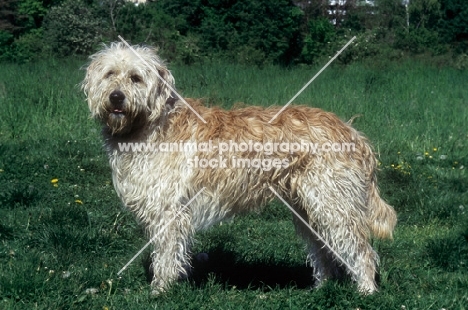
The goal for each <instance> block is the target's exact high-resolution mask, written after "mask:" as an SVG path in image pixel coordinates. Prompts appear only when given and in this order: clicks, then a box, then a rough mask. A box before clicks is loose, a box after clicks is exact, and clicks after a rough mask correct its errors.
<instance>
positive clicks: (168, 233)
mask: <svg viewBox="0 0 468 310" xmlns="http://www.w3.org/2000/svg"><path fill="white" fill-rule="evenodd" d="M133 48H134V50H136V53H135V52H134V50H132V49H130V48H129V47H127V46H126V45H124V44H123V43H113V44H111V45H110V46H108V47H105V48H104V49H103V50H102V51H100V52H98V53H96V54H95V55H93V56H91V63H90V64H89V66H88V67H87V72H86V77H85V79H84V81H83V84H82V87H83V90H84V92H85V94H86V96H87V101H88V105H89V109H90V111H91V114H92V116H93V117H94V118H96V119H98V120H99V121H100V122H101V123H102V124H103V131H102V133H103V136H104V141H105V145H106V148H107V152H108V155H109V161H110V165H111V168H112V172H113V182H114V186H115V189H116V191H117V194H118V195H119V197H120V199H121V200H122V201H123V203H124V205H125V206H126V207H127V208H128V209H129V210H131V211H132V212H133V213H134V214H135V215H136V217H137V218H138V220H139V221H140V222H141V223H142V224H143V225H144V227H145V228H146V231H147V233H148V235H149V237H150V238H151V239H152V242H153V246H154V251H153V252H152V255H151V260H152V263H151V271H152V273H153V279H152V283H151V284H152V286H153V288H154V289H155V291H156V292H162V291H164V290H167V288H168V287H169V286H170V284H171V283H173V282H174V281H175V280H177V279H179V278H181V277H184V276H187V273H188V269H189V268H190V245H191V244H192V241H193V237H194V234H195V232H196V231H197V230H199V229H205V228H208V227H209V226H212V225H213V224H215V223H219V222H220V221H221V220H223V219H226V218H231V217H233V216H234V215H236V214H241V213H245V212H248V211H253V210H259V209H261V208H262V207H263V206H265V205H266V204H267V203H268V202H269V201H271V200H272V199H274V198H275V197H276V196H275V193H277V194H278V195H279V196H281V197H282V198H283V199H284V202H287V204H289V205H290V206H291V207H292V208H293V209H294V210H295V211H296V214H298V215H299V216H300V217H301V218H302V220H300V219H299V218H297V217H296V216H294V224H295V227H296V231H297V232H298V234H299V235H301V236H302V237H303V238H304V239H305V241H306V243H307V245H308V256H307V258H308V261H309V262H310V263H311V265H312V267H313V276H314V277H315V279H316V284H317V285H320V284H321V283H322V282H323V281H324V280H327V279H330V278H334V277H336V276H337V275H339V271H340V270H341V271H343V270H345V271H346V272H347V273H348V274H349V275H350V276H351V278H352V279H353V280H354V281H356V283H357V286H358V290H359V291H360V292H363V293H365V294H369V293H372V292H374V291H376V289H377V286H376V283H375V274H376V268H377V265H378V256H377V254H376V252H375V251H374V250H373V249H372V247H371V245H370V244H369V240H370V238H371V237H372V236H374V237H378V238H392V231H393V228H394V226H395V224H396V214H395V211H394V210H393V208H392V207H391V206H389V205H388V204H386V203H385V202H384V201H383V200H382V199H381V198H380V196H379V191H378V188H377V179H376V169H377V161H376V158H375V156H374V153H373V151H372V149H371V147H370V145H369V143H368V141H367V139H366V138H365V137H363V135H361V134H360V133H359V132H358V131H356V130H355V129H353V128H352V127H351V126H350V124H348V123H344V122H343V121H341V120H340V119H339V118H338V117H337V116H335V115H334V114H332V113H329V112H324V111H322V110H320V109H316V108H311V107H306V106H295V107H289V108H287V109H285V110H284V111H283V112H282V113H281V114H279V115H277V114H278V112H279V111H280V109H279V108H278V107H269V108H261V107H254V106H253V107H246V108H238V109H233V110H229V111H226V110H223V109H221V108H218V107H213V108H208V107H205V106H203V105H202V104H201V103H200V102H199V101H197V100H193V99H186V101H184V100H181V99H176V98H175V95H174V92H173V85H174V78H173V77H172V75H171V73H170V72H169V71H168V69H167V68H166V67H165V65H164V64H163V62H162V61H161V60H160V59H159V57H158V56H157V55H156V53H155V50H153V49H151V48H148V47H141V46H134V47H133ZM163 80H164V81H165V82H163ZM187 103H188V105H187ZM189 106H190V107H191V108H189ZM194 111H195V112H196V113H194ZM200 116H201V117H200ZM274 117H275V118H274ZM273 118H274V120H272V119H273ZM186 143H191V147H188V148H186V147H184V145H186ZM314 145H315V146H316V148H313V146H314ZM343 145H346V146H353V147H352V148H348V149H345V150H343V149H340V147H336V146H343ZM129 146H130V147H129ZM194 146H196V147H194ZM267 146H268V147H267ZM299 146H300V147H299ZM273 191H274V192H273ZM194 197H195V198H194ZM304 223H307V225H306V224H304ZM309 225H310V227H309ZM314 232H316V234H315V233H314ZM278 241H279V242H287V240H283V241H281V240H278ZM338 258H340V259H341V260H342V262H343V263H341V262H339V261H338Z"/></svg>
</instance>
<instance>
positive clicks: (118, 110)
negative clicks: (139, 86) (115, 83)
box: [111, 108, 125, 115]
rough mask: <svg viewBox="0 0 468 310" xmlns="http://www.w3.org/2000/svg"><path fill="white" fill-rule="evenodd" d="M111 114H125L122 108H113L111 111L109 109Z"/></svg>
mask: <svg viewBox="0 0 468 310" xmlns="http://www.w3.org/2000/svg"><path fill="white" fill-rule="evenodd" d="M111 114H117V115H119V114H122V115H125V111H124V110H123V109H117V108H114V109H113V110H112V111H111Z"/></svg>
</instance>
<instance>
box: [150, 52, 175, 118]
mask: <svg viewBox="0 0 468 310" xmlns="http://www.w3.org/2000/svg"><path fill="white" fill-rule="evenodd" d="M152 58H153V59H152V61H151V65H152V68H151V69H152V71H153V72H152V73H153V74H154V84H153V86H152V87H151V89H150V95H149V97H148V99H149V102H148V107H149V109H150V110H151V114H150V116H149V118H150V120H155V119H157V118H159V117H160V115H161V114H162V111H163V110H164V107H165V105H166V101H167V100H168V99H169V98H170V97H171V94H172V93H173V89H174V84H175V81H174V77H173V76H172V74H171V72H170V71H169V70H168V69H167V68H166V66H165V65H164V64H163V62H162V61H161V60H160V59H159V57H158V56H157V55H156V54H155V53H154V51H153V55H152ZM156 72H157V74H156Z"/></svg>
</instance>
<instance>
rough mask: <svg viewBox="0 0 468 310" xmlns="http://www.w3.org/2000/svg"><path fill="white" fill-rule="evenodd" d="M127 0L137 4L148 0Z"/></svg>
mask: <svg viewBox="0 0 468 310" xmlns="http://www.w3.org/2000/svg"><path fill="white" fill-rule="evenodd" d="M127 1H129V2H133V3H134V4H135V5H139V4H142V3H146V0H127Z"/></svg>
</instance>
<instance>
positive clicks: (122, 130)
mask: <svg viewBox="0 0 468 310" xmlns="http://www.w3.org/2000/svg"><path fill="white" fill-rule="evenodd" d="M131 107H133V108H134V109H131ZM148 113H149V111H147V110H146V109H143V108H140V109H135V105H126V106H124V107H123V108H121V109H115V108H114V107H111V106H109V107H106V108H105V109H104V112H103V113H102V114H101V117H100V118H101V121H102V123H104V124H105V126H106V127H107V128H108V130H109V132H110V133H111V134H112V135H126V134H130V133H132V132H135V131H137V130H139V129H140V128H142V127H143V126H144V125H145V124H146V123H147V120H148Z"/></svg>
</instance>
